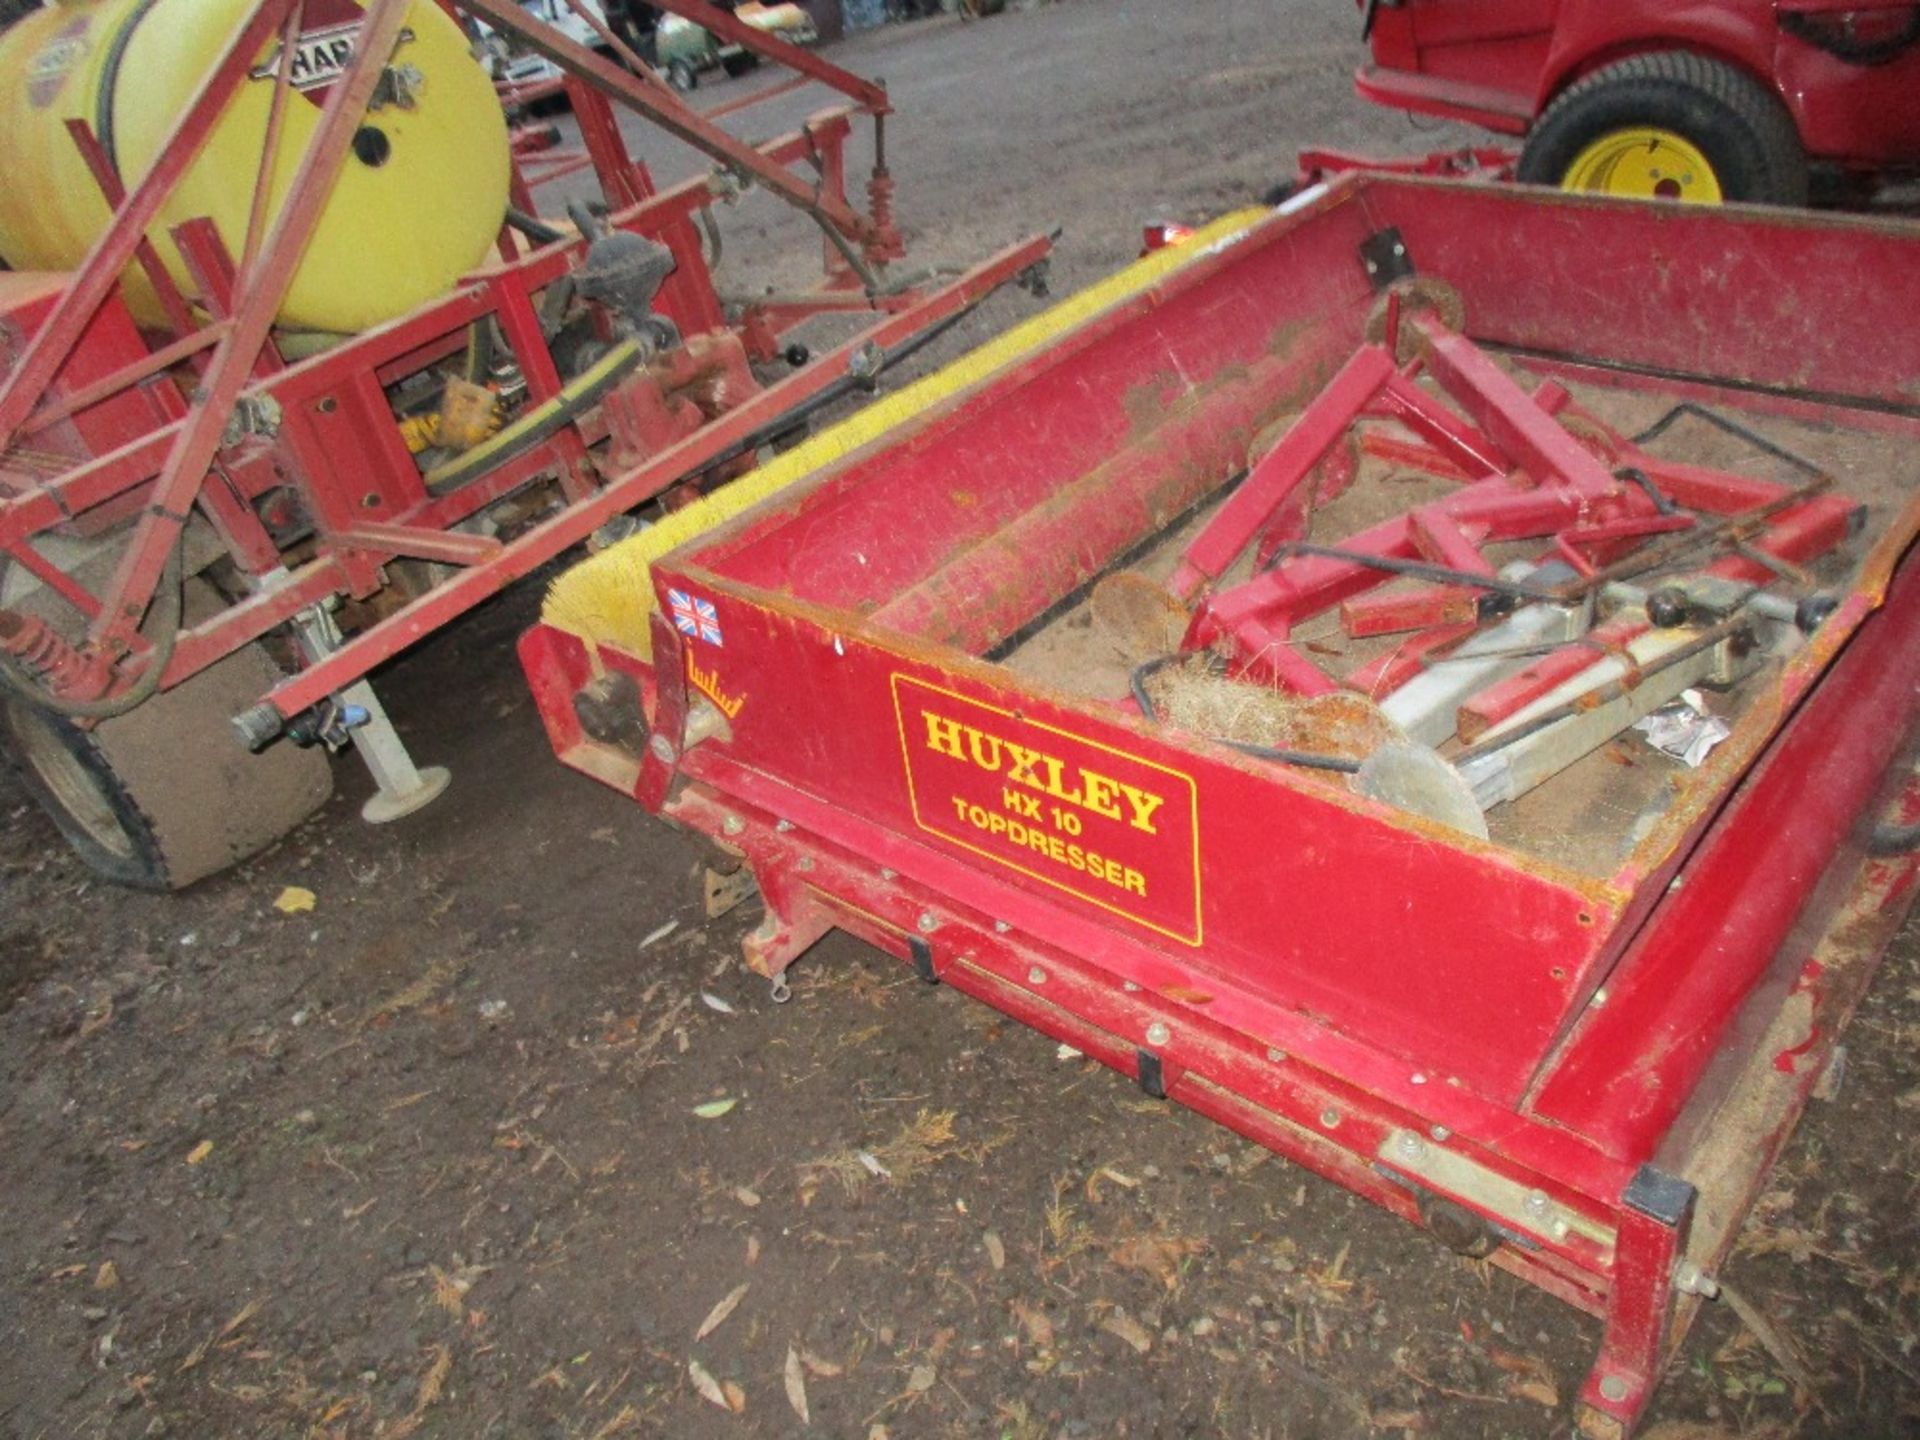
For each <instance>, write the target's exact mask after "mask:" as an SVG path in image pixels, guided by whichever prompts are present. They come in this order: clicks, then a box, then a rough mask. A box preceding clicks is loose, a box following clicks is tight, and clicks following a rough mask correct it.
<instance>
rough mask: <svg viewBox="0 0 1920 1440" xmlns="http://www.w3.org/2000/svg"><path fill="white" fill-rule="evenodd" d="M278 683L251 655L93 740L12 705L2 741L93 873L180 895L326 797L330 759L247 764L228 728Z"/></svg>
mask: <svg viewBox="0 0 1920 1440" xmlns="http://www.w3.org/2000/svg"><path fill="white" fill-rule="evenodd" d="M279 678H280V671H279V670H278V668H277V667H276V666H275V665H274V664H273V662H272V660H271V659H269V658H268V656H267V654H266V652H265V651H264V650H262V649H261V648H260V647H259V646H257V645H255V646H250V647H248V648H247V649H245V650H242V651H239V652H238V653H236V654H234V655H230V656H228V657H227V658H226V659H225V660H222V661H221V662H220V663H219V664H217V665H214V666H212V667H211V668H209V669H207V670H205V671H203V672H202V673H201V674H199V675H196V676H195V677H194V678H193V679H191V680H189V681H187V682H186V683H185V684H182V685H179V686H177V687H175V688H174V689H172V690H170V691H167V692H166V693H164V694H162V695H157V696H155V697H154V698H153V699H152V700H149V701H148V702H147V703H146V704H144V705H142V706H140V707H139V709H137V710H135V711H133V712H132V713H131V714H129V715H123V716H121V717H119V718H118V719H114V720H108V721H106V722H104V723H103V724H101V725H99V726H97V727H96V728H95V729H93V730H84V729H82V728H80V727H79V726H77V725H75V724H73V723H72V722H71V721H68V720H65V719H62V718H60V717H59V716H56V715H52V714H49V713H48V712H46V711H44V710H41V709H39V708H38V707H36V706H33V705H30V704H28V703H27V702H25V701H23V700H19V699H13V698H9V699H7V700H6V701H5V702H4V705H0V742H3V743H4V749H5V752H6V758H7V759H8V760H9V761H11V763H12V765H13V767H14V768H15V770H16V771H18V773H19V775H20V779H21V783H22V785H23V786H24V787H25V789H26V790H27V792H28V793H29V794H30V795H32V796H33V798H34V799H35V800H36V801H37V802H38V803H39V805H40V807H41V808H42V809H43V810H45V811H46V812H47V814H48V816H49V817H50V818H51V819H52V820H53V823H54V824H55V826H56V827H58V829H59V830H60V833H61V834H62V835H64V836H65V837H66V839H67V842H68V843H69V844H70V845H71V846H72V847H73V849H74V851H75V853H76V854H78V855H79V856H80V858H81V859H82V860H84V861H85V862H86V863H87V865H88V866H89V867H90V868H91V869H93V870H94V871H95V872H97V873H98V874H100V875H101V876H103V877H105V878H106V879H108V880H111V881H113V882H115V883H116V884H120V885H129V886H133V887H134V888H136V889H141V890H178V889H182V888H184V887H185V886H188V885H191V884H192V883H193V882H194V881H196V880H200V879H204V878H205V877H206V876H208V875H212V874H214V873H215V872H217V871H220V870H224V869H226V868H227V867H228V866H229V865H233V864H237V863H238V862H239V861H241V860H244V859H246V858H247V857H248V856H249V855H252V854H254V853H256V852H258V851H260V850H262V849H265V848H266V847H267V846H268V845H271V844H272V843H273V842H274V841H275V840H278V839H279V838H280V837H281V836H283V835H285V834H286V833H287V832H288V831H289V830H291V829H293V827H294V826H296V825H298V824H299V823H300V822H301V821H302V820H305V819H306V818H307V817H308V816H309V815H311V814H313V812H314V811H316V810H318V809H319V808H320V807H321V806H322V805H323V804H325V803H326V800H327V797H328V796H329V795H330V794H331V793H332V791H333V770H332V767H331V765H330V764H329V763H328V760H327V757H326V754H325V752H323V751H320V750H301V749H298V748H297V747H295V746H293V745H276V746H275V747H273V748H272V749H271V750H269V751H267V752H265V753H264V754H260V755H249V754H248V753H247V752H246V750H245V749H244V748H243V747H242V746H241V745H240V742H239V741H238V740H237V739H235V738H234V734H233V728H232V726H231V725H230V724H229V723H228V720H229V717H230V716H232V715H233V714H234V713H235V712H237V711H239V710H241V709H244V708H245V707H246V706H248V705H250V704H252V703H253V702H254V701H256V700H258V699H259V698H260V695H261V693H262V692H263V691H265V690H267V689H269V688H270V687H271V686H272V685H273V684H274V682H275V681H276V680H278V679H279Z"/></svg>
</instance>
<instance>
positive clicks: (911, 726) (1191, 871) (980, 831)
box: [893, 674, 1201, 945]
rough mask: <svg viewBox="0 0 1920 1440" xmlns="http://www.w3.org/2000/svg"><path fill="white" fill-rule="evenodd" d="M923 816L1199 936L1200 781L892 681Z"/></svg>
mask: <svg viewBox="0 0 1920 1440" xmlns="http://www.w3.org/2000/svg"><path fill="white" fill-rule="evenodd" d="M893 705H894V716H895V719H896V721H897V723H898V725H899V732H900V753H901V757H902V759H903V761H904V763H905V766H906V780H907V793H908V797H909V800H910V801H911V803H912V806H913V818H914V823H915V824H917V825H918V826H919V827H920V828H921V829H922V830H925V831H927V832H928V833H929V834H933V835H938V836H940V837H941V838H942V839H944V840H947V841H950V842H951V843H953V844H955V845H958V846H960V847H961V848H962V849H965V850H969V851H972V852H973V853H974V854H976V855H981V856H985V857H986V858H987V859H989V860H993V861H995V862H997V863H998V864H1001V865H1004V866H1006V867H1008V868H1009V869H1012V870H1017V871H1019V872H1020V873H1021V874H1022V875H1027V876H1030V877H1031V878H1033V879H1035V880H1039V881H1042V882H1043V883H1045V884H1047V885H1051V886H1053V887H1054V888H1056V889H1059V890H1064V891H1066V892H1067V893H1069V894H1071V895H1076V896H1078V897H1079V898H1080V899H1082V900H1086V901H1089V902H1090V903H1092V904H1094V905H1097V906H1099V907H1100V908H1101V909H1103V910H1107V911H1111V912H1112V913H1114V914H1116V915H1122V916H1125V917H1126V918H1127V919H1129V920H1132V921H1134V922H1135V923H1137V924H1140V925H1144V926H1145V927H1147V928H1148V929H1149V930H1152V931H1154V932H1155V933H1157V934H1161V935H1165V936H1167V937H1169V938H1170V939H1174V940H1178V941H1180V942H1181V943H1182V944H1185V945H1198V944H1199V943H1200V931H1201V926H1200V856H1199V798H1198V791H1197V789H1196V787H1195V785H1194V783H1193V780H1192V778H1191V777H1190V776H1187V775H1184V774H1182V773H1181V772H1179V771H1177V770H1172V769H1169V768H1168V767H1167V766H1164V765H1161V764H1159V763H1157V762H1155V761H1152V760H1148V759H1145V758H1143V757H1141V756H1138V755H1133V754H1130V753H1129V752H1127V751H1124V750H1119V749H1116V748H1114V747H1113V746H1111V745H1107V744H1104V743H1102V742H1101V741H1098V740H1093V739H1090V738H1089V737H1087V736H1084V735H1078V734H1075V733H1074V732H1072V731H1070V730H1064V729H1061V728H1059V727H1058V726H1053V725H1047V724H1043V723H1042V722H1040V721H1037V720H1029V719H1024V718H1022V717H1020V716H1018V715H1015V714H1014V713H1013V712H1012V711H1010V710H1006V709H1002V708H1000V707H998V706H994V705H988V704H985V703H984V702H982V701H978V700H970V699H968V698H967V697H966V696H964V695H959V694H956V693H954V692H953V691H951V690H944V689H942V688H940V687H939V686H936V685H929V684H927V683H926V682H925V681H923V680H916V679H914V678H913V677H912V676H908V675H898V674H896V675H895V676H894V677H893Z"/></svg>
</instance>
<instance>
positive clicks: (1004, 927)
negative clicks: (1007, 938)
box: [993, 920, 1013, 935]
mask: <svg viewBox="0 0 1920 1440" xmlns="http://www.w3.org/2000/svg"><path fill="white" fill-rule="evenodd" d="M1012 928H1013V927H1012V926H1011V925H1009V924H1008V923H1007V922H1006V921H1004V920H996V921H994V922H993V933H994V934H996V935H1004V934H1006V933H1007V931H1009V930H1011V929H1012Z"/></svg>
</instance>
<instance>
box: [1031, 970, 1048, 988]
mask: <svg viewBox="0 0 1920 1440" xmlns="http://www.w3.org/2000/svg"><path fill="white" fill-rule="evenodd" d="M1027 983H1028V984H1029V985H1044V984H1046V983H1047V972H1046V971H1044V970H1042V969H1041V968H1040V967H1039V966H1038V965H1035V966H1034V967H1033V968H1032V969H1031V970H1029V971H1027Z"/></svg>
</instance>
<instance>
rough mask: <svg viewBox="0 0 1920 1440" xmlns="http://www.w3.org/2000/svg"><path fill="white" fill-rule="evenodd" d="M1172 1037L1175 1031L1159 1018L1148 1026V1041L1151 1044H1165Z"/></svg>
mask: <svg viewBox="0 0 1920 1440" xmlns="http://www.w3.org/2000/svg"><path fill="white" fill-rule="evenodd" d="M1172 1038H1173V1032H1172V1031H1171V1030H1169V1029H1168V1028H1167V1027H1166V1025H1165V1024H1164V1023H1162V1022H1161V1021H1159V1020H1156V1021H1154V1022H1153V1023H1152V1024H1151V1025H1149V1026H1147V1043H1148V1044H1149V1045H1164V1044H1166V1043H1167V1041H1169V1040H1171V1039H1172Z"/></svg>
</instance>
